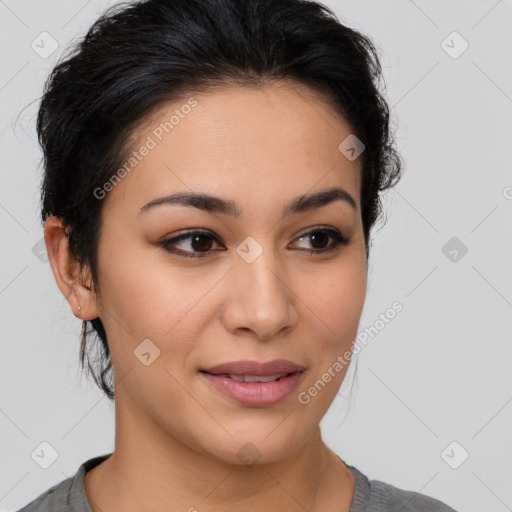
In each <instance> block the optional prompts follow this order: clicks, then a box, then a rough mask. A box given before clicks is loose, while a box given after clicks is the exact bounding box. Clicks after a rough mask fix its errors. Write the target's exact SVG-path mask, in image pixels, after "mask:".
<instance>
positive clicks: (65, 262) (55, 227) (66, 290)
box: [44, 216, 99, 320]
mask: <svg viewBox="0 0 512 512" xmlns="http://www.w3.org/2000/svg"><path fill="white" fill-rule="evenodd" d="M66 229H67V228H66V227H65V226H64V223H63V221H62V219H60V218H58V217H55V216H52V217H50V218H48V219H47V220H46V223H45V227H44V240H45V243H46V250H47V252H48V261H49V263H50V267H51V269H52V272H53V276H54V278H55V281H56V283H57V286H58V287H59V290H60V291H61V292H62V294H63V295H64V297H65V298H66V300H67V301H68V303H69V305H70V307H71V311H72V312H73V314H74V315H75V316H76V317H77V318H81V319H82V320H93V319H95V318H98V317H99V309H98V305H97V301H96V295H95V293H94V291H93V290H92V288H91V287H90V286H88V285H87V283H84V282H83V279H82V269H81V266H80V262H79V261H77V260H76V258H75V257H74V256H73V254H71V252H70V250H69V239H68V233H67V231H66Z"/></svg>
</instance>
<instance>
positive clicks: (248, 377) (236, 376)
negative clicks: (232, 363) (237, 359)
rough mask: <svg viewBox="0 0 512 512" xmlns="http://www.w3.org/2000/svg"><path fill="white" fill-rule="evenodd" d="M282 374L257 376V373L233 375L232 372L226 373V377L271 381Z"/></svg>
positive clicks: (252, 380)
mask: <svg viewBox="0 0 512 512" xmlns="http://www.w3.org/2000/svg"><path fill="white" fill-rule="evenodd" d="M282 376H284V374H279V373H276V374H274V375H265V376H262V375H260V376H257V375H235V374H234V373H230V374H228V377H229V378H230V379H233V380H237V381H238V382H272V381H274V380H279V379H280V378H281V377H282Z"/></svg>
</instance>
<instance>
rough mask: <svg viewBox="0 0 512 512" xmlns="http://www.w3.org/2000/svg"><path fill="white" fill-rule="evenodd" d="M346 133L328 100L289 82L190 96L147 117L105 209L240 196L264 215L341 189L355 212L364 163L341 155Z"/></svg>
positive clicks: (134, 135)
mask: <svg viewBox="0 0 512 512" xmlns="http://www.w3.org/2000/svg"><path fill="white" fill-rule="evenodd" d="M352 133H353V129H352V127H351V126H350V125H349V124H348V123H347V122H346V120H345V119H344V118H343V117H342V115H341V114H340V113H339V112H338V111H337V109H335V108H334V106H333V105H332V104H331V102H329V100H328V98H327V97H326V96H324V95H322V94H319V93H318V92H316V91H314V90H312V89H309V88H308V87H306V86H304V85H302V84H297V83H295V82H280V83H272V84H266V85H259V86H257V87H256V86H225V87H217V88H215V89H211V90H208V91H206V92H204V91H203V92H199V93H190V94H189V95H187V96H184V97H183V99H182V100H180V101H174V102H172V103H168V104H165V105H163V106H162V107H160V108H159V109H157V110H156V111H154V112H153V113H152V114H151V116H148V117H147V118H146V119H145V120H144V122H143V123H140V124H139V126H138V128H137V129H136V130H134V132H133V133H132V136H131V138H130V141H129V144H128V149H127V152H126V155H125V159H124V161H123V162H122V165H123V164H124V166H125V169H126V170H127V172H125V173H123V176H124V177H123V179H122V180H121V181H120V182H119V183H118V184H117V185H116V186H115V187H114V189H113V190H112V191H111V192H109V196H110V197H109V196H107V198H108V199H109V201H107V202H108V203H110V202H112V203H116V204H117V202H118V200H121V199H128V201H123V202H124V203H125V202H129V203H131V204H134V205H135V204H141V203H143V202H144V201H146V202H147V201H149V200H151V199H153V198H154V197H155V194H159V195H161V194H162V193H172V192H175V191H187V192H190V191H194V192H207V193H209V194H215V195H218V196H223V197H226V198H236V197H239V196H240V194H245V198H246V200H247V201H249V202H250V201H252V202H253V203H254V205H255V206H256V205H259V207H260V208H261V207H263V206H264V205H265V204H266V203H267V202H272V201H275V200H277V199H281V200H282V201H285V200H286V199H287V197H288V196H290V197H291V196H296V195H299V194H304V193H306V192H309V191H313V190H314V189H315V188H316V187H318V188H322V189H323V188H327V187H329V186H342V187H343V188H344V189H345V190H347V191H348V192H349V193H350V194H351V195H352V197H354V199H355V200H356V202H357V205H358V207H359V191H360V183H361V159H360V158H358V159H356V160H354V161H350V160H348V159H347V158H346V157H345V156H344V155H343V154H342V153H341V152H340V150H339V149H338V146H339V145H340V143H341V142H342V141H343V140H344V139H346V138H347V137H348V136H349V135H350V134H352Z"/></svg>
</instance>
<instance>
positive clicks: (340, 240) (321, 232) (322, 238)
mask: <svg viewBox="0 0 512 512" xmlns="http://www.w3.org/2000/svg"><path fill="white" fill-rule="evenodd" d="M304 239H305V240H308V239H309V241H310V244H311V246H312V247H313V249H302V250H304V251H306V252H308V253H311V254H322V253H326V252H330V251H334V250H336V249H338V248H339V247H340V246H342V245H347V243H348V240H347V239H346V238H345V237H344V236H343V234H342V233H340V232H339V231H338V230H335V229H314V230H312V231H309V232H308V233H305V234H303V235H301V236H300V237H299V238H298V239H297V240H299V241H300V240H304ZM329 239H332V240H333V242H332V243H331V244H330V245H329Z"/></svg>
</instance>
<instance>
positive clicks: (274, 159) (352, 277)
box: [45, 82, 367, 512]
mask: <svg viewBox="0 0 512 512" xmlns="http://www.w3.org/2000/svg"><path fill="white" fill-rule="evenodd" d="M194 97H195V98H196V99H197V102H198V104H197V106H195V107H194V108H193V109H192V110H191V112H190V113H189V114H187V115H186V116H184V118H183V119H180V122H179V124H178V125H177V126H175V127H174V129H173V130H172V131H171V132H170V133H168V134H164V136H163V138H162V140H161V141H157V142H158V144H157V145H156V147H155V148H153V149H151V151H149V154H147V156H145V157H144V159H143V160H142V161H141V162H140V163H139V164H138V165H137V166H136V167H135V168H134V169H133V170H132V171H131V172H130V173H128V174H127V175H126V176H125V177H124V178H123V179H122V180H121V182H120V183H119V184H117V186H116V187H115V188H114V189H113V190H111V191H110V192H109V193H108V195H107V197H106V198H105V199H104V200H103V201H104V204H103V210H102V219H103V225H102V229H101V235H100V241H99V248H98V279H99V283H100V290H99V291H98V292H97V293H95V291H94V289H92V290H90V289H89V288H88V287H87V286H85V285H84V284H83V283H82V282H81V279H80V276H79V265H78V263H77V262H76V261H74V260H73V258H72V257H71V255H70V253H69V251H68V245H67V238H66V236H65V235H64V232H63V229H62V224H61V222H60V221H59V219H56V218H55V217H52V218H50V219H49V220H48V221H47V223H46V226H45V240H46V244H47V249H48V255H49V260H50V264H51V267H52V270H53V273H54V276H55V279H56V281H57V284H58V286H59V288H60V289H61V291H62V293H63V294H64V295H65V296H66V298H67V300H68V302H69V304H70V306H71V308H72V310H73V312H74V313H75V314H77V310H78V306H79V305H80V308H81V309H80V313H79V314H78V316H79V317H80V318H82V319H85V320H91V319H94V318H97V317H99V318H101V320H102V322H103V325H104V326H105V329H106V332H107V336H108V341H109V347H110V351H111V356H112V360H113V366H114V377H115V382H116V387H115V392H116V397H115V400H116V408H115V410H116V436H115V450H114V454H113V455H112V456H111V457H110V458H109V459H107V460H106V461H105V462H103V463H102V464H100V465H99V466H97V467H96V468H94V469H93V470H91V471H89V472H88V473H87V474H86V477H85V489H86V493H87V496H88V498H89V501H90V502H91V507H92V509H93V511H95V512H96V511H101V512H110V511H114V510H123V511H127V512H130V511H135V510H137V511H138V510H155V511H156V510H166V511H187V510H194V509H195V510H197V511H199V512H206V511H218V510H233V511H240V512H245V511H257V512H259V511H266V512H272V511H274V510H275V511H277V510H288V511H303V510H310V511H317V510H323V511H331V510H332V511H348V510H349V509H350V504H351V501H352V498H353V494H354V479H353V476H352V474H351V473H350V471H349V470H348V468H347V467H346V466H345V465H344V464H343V463H342V462H341V460H340V459H339V458H338V457H337V456H336V455H335V454H334V453H333V452H332V451H331V450H330V449H329V448H328V447H327V446H326V445H325V444H324V442H323V440H322V437H321V434H320V428H319V422H320V420H321V418H322V417H323V416H324V415H325V413H326V411H327V409H328V408H329V406H330V404H331V403H332V401H333V400H334V398H335V396H336V393H337V392H338V389H339V386H340V384H341V382H342V380H343V377H344V376H345V373H346V370H347V367H346V366H345V367H344V368H343V370H341V371H337V372H334V377H332V378H331V379H330V382H329V383H328V384H327V385H326V386H325V387H324V388H323V389H322V390H321V391H320V392H318V394H317V395H316V396H314V397H312V398H311V400H310V402H309V403H307V404H303V403H301V402H300V401H299V400H298V396H299V394H300V393H301V392H302V393H303V392H305V391H307V390H308V389H309V388H310V387H311V386H312V385H313V383H315V382H316V381H317V380H318V379H319V378H321V377H322V375H323V374H324V373H325V372H326V371H327V370H328V369H329V368H332V366H333V363H334V362H335V361H336V359H337V357H338V356H339V355H341V354H343V353H345V352H346V351H347V350H350V349H351V347H352V343H353V340H354V339H355V337H356V335H357V327H358V323H359V319H360V316H361V313H362V309H363V305H364V300H365V296H366V277H367V276H366V273H367V267H366V255H365V243H364V236H363V226H362V220H361V205H360V200H359V195H360V188H361V163H360V158H358V159H356V160H354V161H349V160H348V159H347V158H345V157H344V156H343V155H342V153H341V152H340V151H339V150H338V145H339V144H340V142H341V141H343V140H344V139H345V138H346V137H347V136H348V135H349V134H351V133H352V132H353V130H351V127H350V125H349V124H348V123H347V122H346V121H345V120H344V119H343V118H342V117H341V116H340V115H339V114H338V113H337V111H335V109H333V108H332V105H331V104H330V103H329V102H328V101H327V100H326V99H325V98H324V97H322V96H320V95H319V94H318V93H315V92H314V91H312V90H310V89H308V88H306V87H305V86H300V85H298V84H297V83H293V84H291V83H286V82H285V83H279V84H277V83H274V84H267V85H264V86H259V87H257V88H248V87H241V86H231V87H229V88H224V89H219V90H213V91H210V92H208V93H200V94H194ZM187 98H188V97H187ZM185 103H186V100H184V101H183V102H177V103H173V104H172V105H166V106H165V107H162V108H161V109H159V110H158V111H157V112H156V113H154V115H153V116H151V118H150V119H147V120H146V121H145V122H144V123H142V124H141V125H140V126H139V128H138V129H137V130H136V132H135V133H134V136H133V138H132V141H133V144H132V145H133V147H132V150H136V149H138V148H140V146H141V145H142V144H144V142H145V141H146V140H147V137H148V135H151V133H152V130H154V129H155V127H156V126H158V125H159V124H160V123H161V122H164V121H167V120H169V118H170V116H171V115H172V113H173V111H174V110H175V109H176V108H180V106H181V105H183V104H185ZM153 138H154V139H155V140H156V138H155V137H153ZM333 187H338V188H341V189H343V190H344V191H345V192H346V194H348V195H349V196H350V197H351V198H352V199H353V201H354V203H355V207H354V206H353V205H351V204H350V203H349V201H347V200H339V199H338V200H332V201H330V202H328V204H325V205H323V206H320V207H314V208H311V209H307V210H305V211H301V212H295V213H290V214H289V215H287V216H285V217H283V216H282V211H283V208H284V207H285V206H287V205H288V204H289V203H290V202H291V201H292V200H293V199H295V198H297V197H298V196H301V195H310V194H314V193H317V192H320V191H324V190H326V189H331V188H333ZM176 192H186V193H191V192H193V193H202V194H209V195H213V196H217V197H221V198H223V199H226V200H233V201H235V202H236V203H237V206H238V208H239V209H240V210H241V214H240V215H239V216H231V215H227V214H224V213H221V212H215V213H212V212H208V211H204V210H202V209H199V208H196V207H192V206H183V205H177V204H160V205H158V206H154V207H152V208H147V209H146V210H145V211H144V212H142V213H141V212H140V210H141V208H142V207H143V206H144V205H146V204H147V203H148V202H149V201H152V200H154V199H156V198H160V197H163V196H168V195H171V194H173V193H176ZM326 228H329V229H330V230H331V231H327V235H329V236H326V235H323V236H322V233H325V231H324V232H322V231H321V232H320V236H318V235H319V234H318V230H321V229H323V230H325V229H326ZM189 229H194V230H201V231H202V232H205V231H206V232H207V235H209V237H207V238H206V239H200V241H199V244H197V243H196V244H195V243H193V239H191V238H188V239H185V240H181V241H179V242H175V243H174V244H173V245H172V248H173V249H176V250H181V251H184V252H186V253H195V254H197V253H201V251H202V250H205V251H206V254H207V255H206V256H203V257H197V258H191V257H184V256H180V255H177V254H173V253H171V252H168V251H166V250H165V248H164V247H163V246H161V245H159V244H158V242H159V241H161V240H164V239H165V240H169V239H171V238H175V237H176V236H178V235H180V234H182V233H183V232H184V231H185V230H189ZM315 229H316V230H317V232H316V238H314V237H313V238H312V236H308V235H307V233H311V232H312V231H314V230H315ZM332 230H335V231H339V232H341V233H342V234H343V235H344V236H345V237H346V238H348V243H347V244H346V245H340V246H338V247H336V248H335V249H334V250H332V251H328V252H326V253H324V254H322V253H319V254H317V255H315V254H308V253H307V252H306V250H308V249H309V250H318V251H319V250H321V249H323V248H328V247H331V246H335V239H334V238H333V237H332V234H331V233H332ZM247 237H252V238H253V239H254V240H255V241H256V242H257V244H258V246H259V247H260V248H261V250H262V252H261V254H260V255H259V256H258V257H257V258H256V259H255V260H254V261H252V262H251V263H248V262H247V261H246V260H245V259H244V258H242V257H241V256H240V255H239V253H237V252H236V249H237V247H238V246H239V245H240V244H241V243H242V242H243V241H244V240H245V239H246V238H247ZM315 240H316V242H315ZM205 246H206V248H204V249H203V247H205ZM251 250H253V249H251ZM145 339H149V340H151V342H152V343H153V344H154V346H157V347H158V349H159V350H160V355H159V357H157V358H156V359H155V360H154V361H153V362H152V363H151V364H150V365H147V366H146V365H144V364H142V363H141V361H140V360H139V359H138V358H137V357H134V350H135V351H136V349H137V347H138V346H139V345H140V343H141V342H142V341H143V340H145ZM274 359H287V360H291V361H293V362H297V363H300V364H301V365H303V367H304V371H303V372H302V373H301V374H300V378H299V380H298V383H297V385H296V387H295V388H294V389H293V392H291V393H290V394H289V395H288V396H287V397H286V398H284V399H282V400H281V401H279V402H278V403H275V404H272V405H268V406H252V405H250V404H249V405H247V404H242V403H240V402H239V401H237V400H234V399H232V398H231V397H228V396H226V395H224V394H222V393H220V392H219V391H218V389H217V388H216V387H214V386H212V385H211V383H210V382H209V381H208V380H207V379H205V378H204V375H203V374H201V371H200V370H201V369H204V368H205V367H211V366H214V365H217V364H220V363H224V362H229V361H235V360H251V361H260V362H267V361H271V360H274ZM247 443H252V444H251V446H253V447H255V449H256V451H257V454H258V457H259V458H258V460H256V461H255V463H254V464H253V465H247V464H245V463H244V462H243V461H242V460H241V459H240V458H239V453H240V450H242V449H243V448H244V446H246V445H247Z"/></svg>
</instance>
